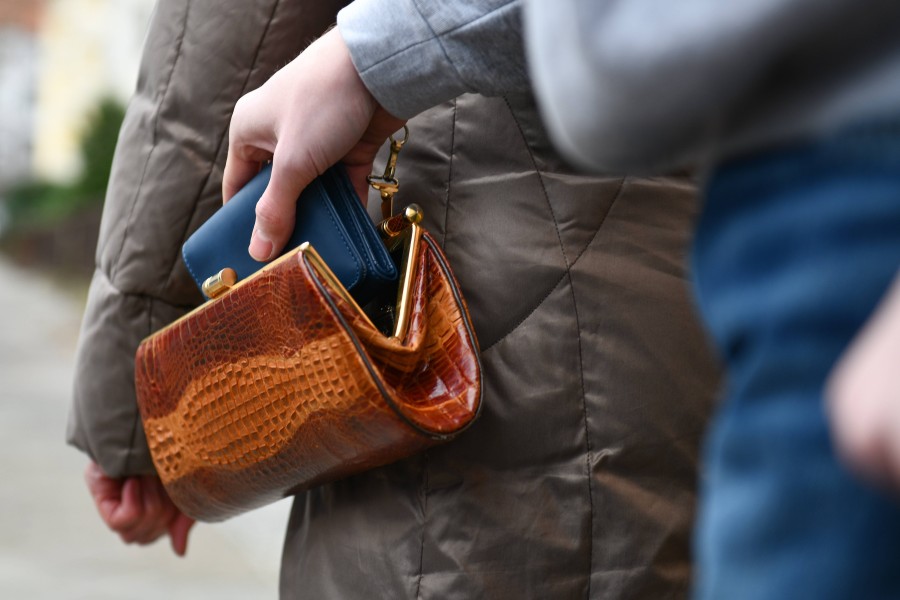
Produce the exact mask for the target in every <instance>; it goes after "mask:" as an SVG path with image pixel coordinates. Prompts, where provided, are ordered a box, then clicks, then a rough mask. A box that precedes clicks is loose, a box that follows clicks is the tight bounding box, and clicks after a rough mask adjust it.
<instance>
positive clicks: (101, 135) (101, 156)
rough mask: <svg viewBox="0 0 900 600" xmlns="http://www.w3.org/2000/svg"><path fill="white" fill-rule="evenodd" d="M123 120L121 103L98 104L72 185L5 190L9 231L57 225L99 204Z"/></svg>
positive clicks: (27, 184) (27, 185)
mask: <svg viewBox="0 0 900 600" xmlns="http://www.w3.org/2000/svg"><path fill="white" fill-rule="evenodd" d="M124 117H125V108H124V107H123V106H122V104H121V103H120V102H118V101H117V100H114V99H111V98H104V99H103V100H101V101H100V103H99V104H98V106H97V108H96V109H95V110H94V112H93V114H92V115H91V117H90V119H89V120H88V123H87V126H86V128H85V131H84V136H83V137H82V140H81V158H82V165H83V168H82V171H81V174H80V175H79V176H78V178H77V179H76V180H75V181H74V182H72V183H71V184H68V185H63V184H57V183H51V182H48V181H41V180H34V181H28V182H25V183H22V184H19V185H17V186H14V187H13V188H11V189H9V190H7V191H6V193H5V194H4V196H5V198H6V210H7V214H8V216H9V217H10V223H9V225H10V226H11V228H12V229H15V228H16V227H18V226H24V225H33V224H37V225H49V224H53V223H58V222H59V221H62V220H64V219H65V218H66V217H68V216H70V215H72V214H73V213H76V212H79V211H81V210H83V209H85V208H86V207H89V206H98V207H99V206H100V205H102V204H103V196H104V194H105V192H106V184H107V182H108V181H109V174H110V169H111V167H112V159H113V153H114V152H115V148H116V140H117V139H118V137H119V128H120V127H121V126H122V119H123V118H124Z"/></svg>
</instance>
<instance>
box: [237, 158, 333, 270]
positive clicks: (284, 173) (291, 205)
mask: <svg viewBox="0 0 900 600" xmlns="http://www.w3.org/2000/svg"><path fill="white" fill-rule="evenodd" d="M316 175H317V172H316V170H315V167H314V166H313V165H312V163H311V162H307V163H306V164H302V163H300V162H297V161H289V160H284V159H282V160H278V157H277V156H276V157H275V161H274V162H273V163H272V178H271V179H270V180H269V185H268V186H267V187H266V191H265V192H264V193H263V195H262V197H261V198H260V199H259V202H257V204H256V224H255V225H254V226H253V235H252V237H251V238H250V248H249V251H250V256H252V257H253V258H254V259H255V260H258V261H260V262H263V261H268V260H271V259H272V258H274V257H275V256H278V254H279V253H280V252H281V250H282V249H283V248H284V245H285V244H286V243H287V241H288V239H289V238H290V237H291V232H292V231H293V230H294V221H295V219H296V215H297V198H298V197H299V196H300V192H302V191H303V188H305V187H306V186H307V185H309V183H310V182H311V181H312V180H313V179H314V178H315V177H316Z"/></svg>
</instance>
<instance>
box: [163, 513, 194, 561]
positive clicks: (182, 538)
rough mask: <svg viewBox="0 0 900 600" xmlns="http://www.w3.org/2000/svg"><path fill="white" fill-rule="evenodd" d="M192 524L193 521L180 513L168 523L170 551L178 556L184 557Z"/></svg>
mask: <svg viewBox="0 0 900 600" xmlns="http://www.w3.org/2000/svg"><path fill="white" fill-rule="evenodd" d="M194 523H195V521H194V519H192V518H190V517H189V516H187V515H185V514H184V513H182V512H180V511H179V512H178V514H177V515H175V518H174V519H172V521H171V522H170V523H169V527H168V529H169V539H170V540H171V541H172V550H173V551H174V552H175V554H177V555H178V556H184V555H185V553H186V552H187V541H188V534H189V533H190V531H191V527H193V526H194Z"/></svg>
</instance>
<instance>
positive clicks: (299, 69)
mask: <svg viewBox="0 0 900 600" xmlns="http://www.w3.org/2000/svg"><path fill="white" fill-rule="evenodd" d="M376 106H377V103H376V102H375V99H374V98H373V97H372V95H371V94H370V93H369V91H368V89H367V88H366V87H365V85H364V84H363V82H362V80H361V79H360V77H359V74H358V73H357V72H356V69H355V67H354V66H353V62H352V60H351V59H350V52H349V50H348V49H347V47H346V44H344V42H343V39H342V38H341V37H340V34H339V32H338V30H337V29H333V30H331V31H330V32H328V33H326V34H325V35H323V36H322V37H321V38H319V39H318V40H316V41H315V42H313V43H312V44H311V45H310V46H309V47H308V48H307V49H306V50H305V51H304V52H303V53H302V54H301V55H300V56H298V57H297V58H295V59H294V60H293V61H291V62H290V63H289V64H288V65H286V66H285V67H284V68H283V69H281V70H280V71H279V72H278V73H276V74H275V75H273V76H272V77H271V78H270V79H269V80H268V81H267V82H266V83H265V84H264V85H263V86H262V87H260V88H259V89H257V90H256V91H254V92H251V93H250V94H248V95H247V96H244V98H242V99H241V100H240V101H239V102H238V103H237V105H236V106H235V111H234V115H233V116H232V120H231V128H230V130H229V151H228V162H227V164H226V167H225V175H224V178H223V184H222V193H223V196H224V198H225V199H226V200H227V199H230V198H231V197H232V196H233V195H234V194H235V193H236V192H237V191H238V190H239V189H240V188H241V187H242V186H243V185H244V184H246V183H247V181H249V180H250V178H251V177H252V176H253V174H254V173H255V172H256V169H257V168H258V164H255V163H258V162H259V161H261V160H266V159H268V158H271V159H272V163H273V165H272V169H273V171H272V178H271V180H270V183H269V186H268V188H267V189H266V191H265V193H264V194H263V196H262V198H260V200H259V202H258V204H257V210H256V215H257V218H256V223H255V224H254V233H253V235H252V237H251V240H250V244H249V252H250V255H251V256H252V257H253V258H254V259H256V260H259V261H266V260H270V259H271V258H273V257H275V256H276V255H278V253H279V252H280V251H281V250H282V249H283V247H284V245H285V244H286V242H287V240H288V238H289V237H290V234H291V231H292V230H293V226H294V219H295V214H296V201H297V198H298V197H299V195H300V192H301V191H302V190H303V188H305V187H306V186H307V185H308V184H309V182H310V181H312V180H313V179H314V178H315V177H316V176H317V175H318V174H320V173H322V172H324V170H325V169H327V168H328V167H329V166H331V165H332V164H334V163H336V162H337V161H339V160H342V159H344V158H345V157H348V156H349V155H351V154H352V153H353V149H354V148H355V147H356V146H357V145H360V144H362V146H366V145H367V144H369V145H374V147H373V148H370V149H365V150H364V151H361V152H360V153H359V154H360V157H358V158H353V157H352V156H351V160H353V161H357V162H359V161H362V162H365V161H368V162H369V164H371V159H372V157H373V156H374V153H375V151H377V147H378V145H380V143H381V141H382V140H383V139H384V137H385V135H387V133H390V131H393V129H396V128H397V127H394V128H393V129H391V128H388V131H387V133H384V134H382V135H381V139H380V140H378V141H377V143H375V142H374V141H373V142H368V141H365V142H364V141H363V140H364V138H365V137H366V136H367V135H369V136H370V137H378V134H377V132H375V133H368V132H367V130H368V129H370V126H371V125H372V122H373V115H374V113H375V110H376ZM385 114H386V113H385ZM380 122H381V121H379V123H380ZM384 127H387V125H384ZM345 162H346V161H345Z"/></svg>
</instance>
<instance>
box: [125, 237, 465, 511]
mask: <svg viewBox="0 0 900 600" xmlns="http://www.w3.org/2000/svg"><path fill="white" fill-rule="evenodd" d="M420 231H421V236H422V237H421V242H420V243H419V244H418V245H417V248H418V249H417V255H416V256H414V257H412V263H411V264H412V265H414V276H413V278H412V280H411V281H412V286H413V288H412V298H413V301H412V306H411V313H410V322H409V327H408V331H407V333H406V335H405V336H404V337H403V338H402V339H397V338H395V337H388V336H385V335H384V334H382V333H381V332H380V331H378V330H377V329H375V327H374V326H372V324H371V323H370V322H369V321H368V320H367V319H366V318H365V316H364V315H362V314H360V312H359V309H357V308H356V307H355V306H353V305H351V304H350V303H348V302H347V301H345V300H344V299H343V298H342V297H341V295H340V294H339V293H336V291H335V290H334V289H333V288H331V287H330V286H329V284H328V283H326V281H327V279H325V278H321V277H320V276H319V274H318V273H317V271H316V270H315V268H314V267H313V265H312V264H311V261H310V259H309V257H308V251H304V250H303V249H298V250H296V251H294V252H292V253H290V254H288V255H286V256H285V257H283V259H281V260H279V261H277V262H276V263H273V264H272V265H270V266H269V267H267V268H266V269H263V270H262V271H260V272H258V273H257V274H256V275H254V276H253V277H251V278H249V279H248V280H247V281H245V282H241V283H240V284H239V285H238V286H236V287H235V288H233V289H232V290H230V291H228V292H227V293H225V294H224V295H223V296H221V297H219V298H216V299H215V300H211V301H209V302H207V303H206V304H204V305H202V306H201V307H199V308H198V309H196V310H195V311H194V312H192V313H190V314H189V315H187V316H186V317H183V318H182V319H180V320H178V321H176V322H175V323H173V324H171V325H169V326H168V327H166V328H165V329H163V330H161V331H159V332H157V333H155V334H153V335H152V336H150V337H148V338H147V339H146V340H144V342H143V343H142V344H141V346H140V348H139V349H138V353H137V357H136V368H135V379H136V386H137V395H138V404H139V408H140V412H141V416H142V418H143V422H144V430H145V432H146V435H147V441H148V443H149V446H150V451H151V454H152V456H153V460H154V464H155V465H156V469H157V471H158V473H159V475H160V477H161V478H162V481H163V483H164V485H165V486H166V489H167V491H168V492H169V494H170V496H171V497H172V499H173V500H174V501H175V503H176V504H177V505H178V506H179V507H180V508H181V509H182V510H183V511H184V512H185V513H186V514H188V515H190V516H192V517H194V518H197V519H199V520H204V521H218V520H223V519H226V518H228V517H231V516H234V515H237V514H240V513H242V512H245V511H247V510H250V509H252V508H255V507H258V506H262V505H264V504H267V503H270V502H274V501H276V500H278V499H280V498H282V497H284V496H286V495H290V494H293V493H296V492H298V491H301V490H303V489H307V488H309V487H312V486H315V485H317V484H320V483H324V482H326V481H332V480H335V479H339V478H342V477H345V476H348V475H352V474H354V473H358V472H362V471H364V470H367V469H370V468H373V467H376V466H380V465H384V464H387V463H390V462H393V461H396V460H398V459H400V458H404V457H406V456H410V455H412V454H414V453H416V452H419V451H421V450H423V449H425V448H427V447H429V446H431V445H434V444H436V443H439V442H442V441H446V440H449V439H451V438H452V437H453V436H455V435H456V434H458V433H459V432H461V431H462V430H464V429H465V428H466V427H468V425H470V424H471V423H472V421H473V420H474V419H475V418H476V417H477V415H478V412H479V409H480V406H481V366H480V362H479V358H478V343H477V340H476V338H475V335H474V332H473V330H472V325H471V322H470V320H469V315H468V311H467V309H466V306H465V302H464V301H463V299H462V296H461V295H460V293H459V289H458V286H457V283H456V280H455V279H454V277H453V274H452V272H451V271H450V269H449V266H448V264H447V262H446V258H445V257H444V255H443V253H442V252H441V250H440V248H439V247H438V246H437V244H436V243H435V242H434V240H433V239H432V238H431V237H430V236H429V234H428V233H427V232H425V231H424V230H420Z"/></svg>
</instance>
